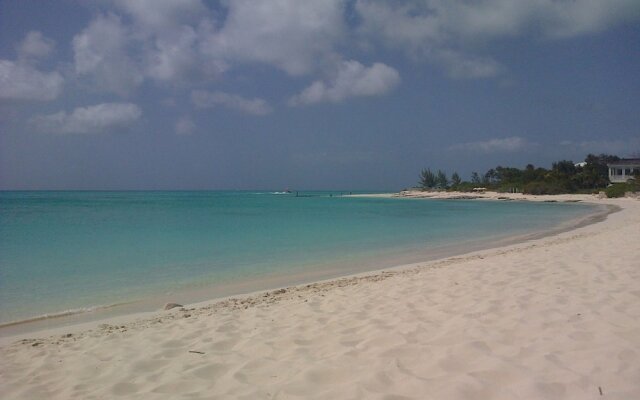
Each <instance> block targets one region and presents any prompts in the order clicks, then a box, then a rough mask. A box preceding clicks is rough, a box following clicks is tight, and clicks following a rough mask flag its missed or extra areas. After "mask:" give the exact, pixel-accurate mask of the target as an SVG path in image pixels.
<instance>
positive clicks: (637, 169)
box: [607, 158, 640, 183]
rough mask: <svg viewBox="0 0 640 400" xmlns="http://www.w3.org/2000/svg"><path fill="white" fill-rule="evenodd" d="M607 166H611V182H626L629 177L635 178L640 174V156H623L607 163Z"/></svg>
mask: <svg viewBox="0 0 640 400" xmlns="http://www.w3.org/2000/svg"><path fill="white" fill-rule="evenodd" d="M607 167H609V181H610V182H611V183H624V182H626V181H628V180H629V179H635V177H636V175H637V174H640V158H626V159H625V158H623V159H621V160H619V161H615V162H612V163H609V164H607ZM634 174H636V175H634Z"/></svg>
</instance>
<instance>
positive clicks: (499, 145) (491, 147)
mask: <svg viewBox="0 0 640 400" xmlns="http://www.w3.org/2000/svg"><path fill="white" fill-rule="evenodd" d="M532 146H535V145H534V144H533V143H531V142H529V141H527V140H526V139H524V138H522V137H519V136H511V137H506V138H496V139H488V140H485V141H478V142H466V143H458V144H455V145H453V146H451V147H449V150H454V151H460V150H462V151H467V152H473V153H500V152H503V153H512V152H517V151H522V150H526V149H527V148H530V147H532Z"/></svg>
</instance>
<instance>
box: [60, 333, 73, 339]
mask: <svg viewBox="0 0 640 400" xmlns="http://www.w3.org/2000/svg"><path fill="white" fill-rule="evenodd" d="M71 336H73V333H65V334H64V335H62V337H63V338H70V337H71Z"/></svg>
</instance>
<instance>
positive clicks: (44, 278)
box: [0, 192, 592, 323]
mask: <svg viewBox="0 0 640 400" xmlns="http://www.w3.org/2000/svg"><path fill="white" fill-rule="evenodd" d="M305 194H306V195H308V197H295V194H274V193H270V192H0V323H6V322H9V321H17V320H24V319H28V318H31V317H35V316H38V315H43V314H52V313H59V312H62V311H65V310H75V309H90V308H91V307H95V306H99V305H109V304H115V303H122V302H129V301H137V300H141V299H144V298H147V297H150V296H153V295H154V294H158V293H171V292H174V291H179V290H185V291H188V290H190V289H194V290H195V289H198V290H202V291H203V292H202V293H205V294H206V297H209V298H214V297H217V296H219V295H223V294H224V295H228V294H230V293H225V290H224V289H225V288H228V287H231V286H233V285H236V284H238V283H241V282H243V281H252V280H254V281H256V280H261V279H266V278H268V277H270V276H281V277H282V276H285V277H286V276H287V275H304V274H305V273H307V272H309V273H310V272H320V275H319V276H321V275H322V274H321V272H322V271H318V270H320V269H322V268H331V269H332V273H333V274H336V271H337V273H338V274H340V273H342V274H348V273H351V272H354V271H355V270H362V269H363V268H366V267H367V265H368V266H370V267H371V268H373V267H376V268H380V267H383V266H385V265H384V263H387V264H388V265H387V266H391V265H394V264H393V262H394V261H397V260H394V259H393V255H394V254H396V255H398V256H399V255H402V256H403V257H406V256H407V255H408V254H411V253H412V252H415V254H418V253H420V255H421V256H424V255H425V254H428V253H429V251H434V252H435V251H436V249H438V248H439V247H441V246H446V245H451V244H457V245H460V246H464V245H465V243H472V242H473V241H475V240H477V239H478V238H479V237H487V236H491V237H494V238H504V237H508V236H511V235H517V234H522V233H526V232H531V231H535V230H543V229H549V228H551V227H553V226H556V225H557V224H559V223H561V222H563V221H567V220H569V219H572V218H576V217H580V216H584V215H586V214H588V213H590V212H592V208H591V207H589V206H585V205H576V204H571V205H568V204H555V203H553V204H547V203H545V204H532V203H523V202H484V201H463V200H457V201H425V200H410V199H385V198H357V197H340V196H337V195H338V193H321V192H313V193H305ZM330 194H331V195H332V196H330ZM384 257H387V258H384ZM399 259H400V257H398V260H399ZM373 260H377V261H378V263H377V264H376V263H374V262H372V261H373ZM380 260H384V263H383V262H382V261H380ZM381 263H382V264H381ZM365 264H366V265H365ZM341 268H342V269H341Z"/></svg>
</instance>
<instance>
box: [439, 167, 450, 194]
mask: <svg viewBox="0 0 640 400" xmlns="http://www.w3.org/2000/svg"><path fill="white" fill-rule="evenodd" d="M448 185H449V180H448V179H447V174H445V173H444V171H442V170H438V175H437V176H436V186H437V187H439V188H440V189H446V188H447V186H448Z"/></svg>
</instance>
